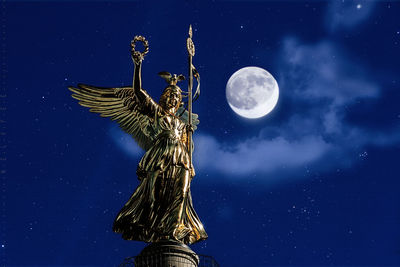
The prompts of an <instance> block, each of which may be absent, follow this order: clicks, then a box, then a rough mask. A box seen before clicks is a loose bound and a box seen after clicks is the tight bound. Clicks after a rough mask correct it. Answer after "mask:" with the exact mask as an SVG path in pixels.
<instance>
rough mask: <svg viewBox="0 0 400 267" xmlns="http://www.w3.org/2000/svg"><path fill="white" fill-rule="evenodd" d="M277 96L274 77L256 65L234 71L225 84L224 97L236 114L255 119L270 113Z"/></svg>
mask: <svg viewBox="0 0 400 267" xmlns="http://www.w3.org/2000/svg"><path fill="white" fill-rule="evenodd" d="M278 98H279V87H278V83H277V82H276V80H275V79H274V77H273V76H272V75H271V74H270V73H269V72H268V71H266V70H264V69H262V68H258V67H245V68H242V69H240V70H238V71H236V72H235V73H234V74H232V76H231V77H230V78H229V80H228V83H227V84H226V99H227V100H228V103H229V106H230V107H231V108H232V110H233V111H234V112H235V113H237V114H238V115H240V116H242V117H245V118H249V119H257V118H261V117H263V116H265V115H267V114H268V113H270V112H271V111H272V110H273V109H274V107H275V106H276V103H277V102H278Z"/></svg>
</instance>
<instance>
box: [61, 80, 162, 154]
mask: <svg viewBox="0 0 400 267" xmlns="http://www.w3.org/2000/svg"><path fill="white" fill-rule="evenodd" d="M68 89H69V90H71V91H72V92H73V93H74V94H72V97H73V98H75V99H77V100H79V104H80V105H82V106H84V107H88V108H90V111H91V112H96V113H100V116H101V117H109V118H111V119H112V120H115V121H116V122H118V124H119V126H120V127H121V128H122V129H123V130H124V131H125V132H127V133H128V134H130V135H131V136H132V137H133V138H134V139H135V141H136V142H137V143H138V145H139V146H140V147H141V148H143V149H144V150H148V149H150V147H151V146H152V145H153V142H154V131H153V128H152V122H151V119H150V117H148V116H146V115H144V114H143V113H142V112H141V111H140V106H139V103H138V101H137V98H136V96H135V94H134V91H133V88H131V87H123V88H101V87H95V86H91V85H85V84H78V87H68Z"/></svg>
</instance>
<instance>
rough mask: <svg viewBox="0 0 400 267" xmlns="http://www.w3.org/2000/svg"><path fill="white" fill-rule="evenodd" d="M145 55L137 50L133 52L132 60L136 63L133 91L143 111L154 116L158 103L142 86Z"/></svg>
mask: <svg viewBox="0 0 400 267" xmlns="http://www.w3.org/2000/svg"><path fill="white" fill-rule="evenodd" d="M144 55H145V54H144V53H141V52H137V51H134V52H133V53H132V60H133V63H134V65H135V68H134V72H133V91H134V94H135V96H136V99H137V100H136V101H137V103H138V106H139V108H140V110H141V112H142V113H143V114H145V115H148V116H150V117H153V116H154V115H155V113H156V112H157V109H158V104H157V103H156V102H155V101H154V100H153V99H152V98H151V97H150V96H149V95H148V94H147V92H146V91H145V90H144V89H143V88H142V62H143V58H144Z"/></svg>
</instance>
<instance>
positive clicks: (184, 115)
mask: <svg viewBox="0 0 400 267" xmlns="http://www.w3.org/2000/svg"><path fill="white" fill-rule="evenodd" d="M176 115H177V116H179V117H180V118H181V120H182V121H183V122H184V123H186V124H188V123H189V111H187V110H186V109H185V108H184V107H179V108H178V111H177V112H176ZM199 123H200V120H199V115H197V114H196V113H192V124H193V128H194V130H196V129H197V125H199Z"/></svg>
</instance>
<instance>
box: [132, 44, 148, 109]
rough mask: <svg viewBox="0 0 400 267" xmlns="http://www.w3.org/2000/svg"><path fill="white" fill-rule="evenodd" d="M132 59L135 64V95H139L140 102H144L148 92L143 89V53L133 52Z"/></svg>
mask: <svg viewBox="0 0 400 267" xmlns="http://www.w3.org/2000/svg"><path fill="white" fill-rule="evenodd" d="M132 60H133V63H134V65H135V69H134V73H133V90H134V92H135V95H136V96H137V98H138V100H139V101H140V102H142V103H143V102H144V101H145V100H146V94H145V93H144V92H143V90H142V61H143V55H142V54H141V53H138V52H136V53H133V54H132Z"/></svg>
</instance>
